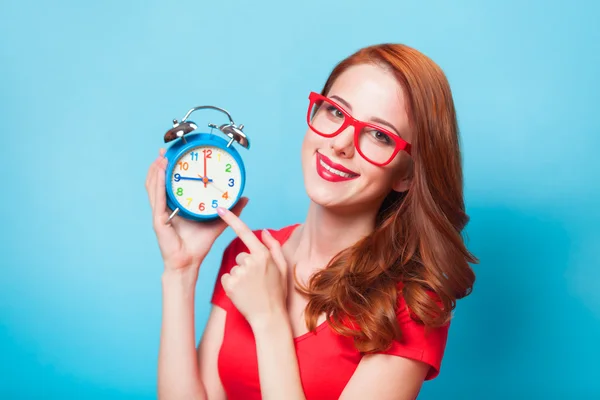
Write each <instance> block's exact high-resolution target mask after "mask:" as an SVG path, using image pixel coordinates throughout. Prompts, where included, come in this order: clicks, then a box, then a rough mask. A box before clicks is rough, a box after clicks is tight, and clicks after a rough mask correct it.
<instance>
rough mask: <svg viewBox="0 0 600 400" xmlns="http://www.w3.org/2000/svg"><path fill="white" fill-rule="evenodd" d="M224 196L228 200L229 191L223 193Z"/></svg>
mask: <svg viewBox="0 0 600 400" xmlns="http://www.w3.org/2000/svg"><path fill="white" fill-rule="evenodd" d="M221 197H222V198H224V199H225V200H227V199H228V198H229V195H228V194H227V192H225V193H223V196H221Z"/></svg>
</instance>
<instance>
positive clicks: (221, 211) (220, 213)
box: [217, 207, 225, 215]
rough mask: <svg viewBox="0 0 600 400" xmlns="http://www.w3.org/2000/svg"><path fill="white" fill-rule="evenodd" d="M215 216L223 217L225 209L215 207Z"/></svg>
mask: <svg viewBox="0 0 600 400" xmlns="http://www.w3.org/2000/svg"><path fill="white" fill-rule="evenodd" d="M217 214H219V215H225V209H224V208H223V207H217Z"/></svg>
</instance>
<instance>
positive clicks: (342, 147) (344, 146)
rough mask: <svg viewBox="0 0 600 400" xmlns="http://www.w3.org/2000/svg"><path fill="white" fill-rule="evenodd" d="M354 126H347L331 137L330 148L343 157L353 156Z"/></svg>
mask: <svg viewBox="0 0 600 400" xmlns="http://www.w3.org/2000/svg"><path fill="white" fill-rule="evenodd" d="M354 129H355V128H354V127H353V126H349V127H347V128H346V129H344V130H343V131H342V132H340V133H339V134H337V135H336V136H334V137H333V138H331V139H330V140H331V148H332V149H333V151H334V152H335V154H336V155H337V156H339V157H343V158H352V157H353V156H354Z"/></svg>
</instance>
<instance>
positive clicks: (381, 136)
mask: <svg viewBox="0 0 600 400" xmlns="http://www.w3.org/2000/svg"><path fill="white" fill-rule="evenodd" d="M371 134H372V135H373V137H374V138H375V140H377V141H378V142H381V143H384V144H391V143H392V139H391V138H390V137H389V136H388V135H387V134H385V133H383V132H381V131H377V130H373V131H371Z"/></svg>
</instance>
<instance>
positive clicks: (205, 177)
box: [203, 150, 207, 187]
mask: <svg viewBox="0 0 600 400" xmlns="http://www.w3.org/2000/svg"><path fill="white" fill-rule="evenodd" d="M203 153H204V187H206V179H207V176H206V150H204V151H203Z"/></svg>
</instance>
